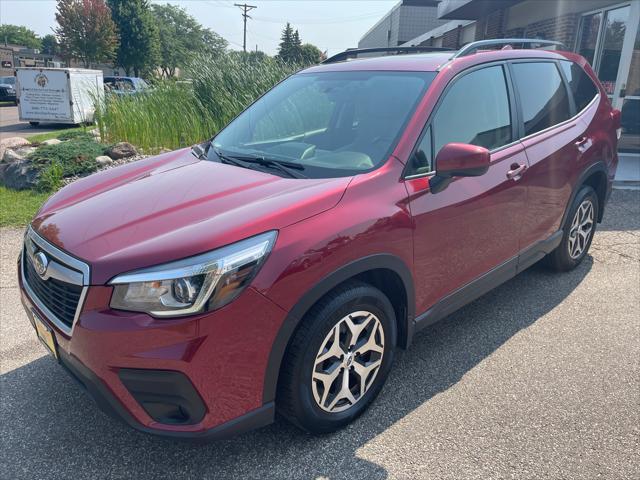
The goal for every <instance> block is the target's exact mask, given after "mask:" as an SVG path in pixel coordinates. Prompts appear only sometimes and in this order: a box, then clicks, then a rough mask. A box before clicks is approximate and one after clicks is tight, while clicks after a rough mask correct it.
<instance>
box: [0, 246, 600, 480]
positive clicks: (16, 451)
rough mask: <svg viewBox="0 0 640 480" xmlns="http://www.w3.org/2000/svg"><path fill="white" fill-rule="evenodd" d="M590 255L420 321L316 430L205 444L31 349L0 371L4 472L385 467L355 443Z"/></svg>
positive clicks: (482, 346)
mask: <svg viewBox="0 0 640 480" xmlns="http://www.w3.org/2000/svg"><path fill="white" fill-rule="evenodd" d="M592 265H593V259H592V258H591V257H587V258H586V259H585V261H584V262H583V263H582V264H581V265H580V266H579V267H578V268H577V269H575V270H573V271H571V272H568V273H564V274H554V273H551V272H549V271H547V270H546V269H544V268H543V267H541V266H538V265H536V266H534V267H532V268H531V269H529V270H528V271H526V272H524V273H522V274H521V275H519V276H517V277H516V278H514V279H512V280H511V281H509V282H507V283H505V284H504V285H502V286H500V287H498V288H497V289H495V290H494V291H492V292H490V293H488V294H487V295H485V296H484V297H482V298H480V299H478V300H476V301H475V302H473V303H472V304H470V305H468V306H466V307H465V308H463V309H461V310H459V311H458V312H456V313H454V314H453V315H451V316H450V317H448V318H447V319H445V320H443V321H442V322H440V323H438V324H436V325H433V326H432V327H430V328H428V329H426V330H424V331H422V332H420V334H418V335H417V337H416V338H415V339H414V343H413V345H412V346H411V348H410V349H409V350H407V351H405V352H400V354H399V355H398V357H397V361H396V363H395V365H394V368H393V370H392V372H391V374H390V376H389V379H388V381H387V385H386V386H385V388H384V389H383V391H382V393H381V395H380V396H379V397H378V399H377V400H376V401H375V402H374V403H373V404H372V405H371V408H370V409H369V410H368V411H367V412H365V413H364V414H363V415H362V416H361V417H360V418H359V419H358V420H357V421H356V422H354V423H353V424H352V425H350V426H349V427H347V428H346V429H344V430H342V431H339V432H336V433H333V434H329V435H324V436H311V435H308V434H306V433H303V432H301V431H299V430H297V429H296V428H294V427H292V426H291V425H289V424H288V423H287V422H285V421H284V420H281V419H278V420H277V421H276V423H275V424H273V425H270V426H268V427H266V428H263V429H261V430H258V431H255V432H250V433H247V434H244V435H241V436H238V437H235V438H231V439H228V440H223V441H217V442H212V443H209V444H198V443H190V442H185V441H175V440H168V439H163V438H159V437H154V436H150V435H146V434H142V433H139V432H137V431H134V430H132V429H130V428H129V427H127V426H125V425H124V424H121V423H120V422H118V421H116V420H113V419H111V418H110V417H108V416H106V415H105V414H103V413H102V412H100V411H99V410H98V409H97V407H96V406H95V405H94V404H93V402H92V401H91V400H90V399H89V397H88V396H86V394H84V392H82V391H81V390H80V389H79V388H78V386H77V385H76V384H75V382H74V381H73V380H72V379H71V378H69V377H68V376H67V374H66V373H64V371H63V370H62V369H61V368H60V367H59V366H58V365H56V363H55V362H54V361H53V360H52V359H51V357H43V358H40V359H38V360H36V361H34V362H31V363H29V364H27V365H25V366H23V367H21V368H18V369H16V370H13V371H11V372H9V373H7V374H5V375H3V376H2V377H1V380H0V381H1V385H0V386H1V389H2V390H1V391H2V402H1V413H2V427H0V428H1V429H2V457H3V458H2V463H3V465H5V467H4V471H5V473H4V475H6V477H5V478H12V479H17V478H42V477H48V476H49V475H51V476H55V477H56V478H58V477H59V478H70V477H79V478H105V477H109V478H119V477H125V478H137V479H143V478H178V477H189V478H190V477H197V478H202V477H220V478H265V477H266V478H317V477H320V478H332V479H333V478H370V479H373V478H386V477H387V471H386V470H385V469H384V468H383V467H381V466H380V465H377V464H375V463H372V462H369V461H367V460H365V459H362V458H360V457H359V456H358V454H357V452H358V449H360V448H361V447H363V446H364V445H365V444H366V443H367V442H369V441H370V440H372V439H373V438H374V437H376V436H377V435H379V434H381V433H383V432H385V431H386V430H387V429H388V428H389V427H391V426H392V425H394V424H395V423H396V422H398V421H400V420H402V419H403V418H404V417H406V416H407V415H409V414H410V413H411V412H412V411H413V410H415V409H416V408H418V407H420V406H422V405H425V404H427V403H428V402H430V400H431V399H432V398H433V397H434V396H435V395H437V394H438V393H440V392H443V391H446V390H447V389H449V388H450V387H451V386H453V385H455V384H456V383H457V382H459V381H460V379H461V378H462V377H463V376H464V375H465V374H467V372H469V371H470V370H472V369H473V368H474V367H475V366H477V365H478V364H479V363H481V362H482V361H483V360H484V359H486V358H487V357H488V356H490V355H491V354H492V353H493V352H495V351H496V350H497V349H499V348H500V347H501V346H502V345H503V344H504V343H505V342H507V341H508V340H509V339H510V338H511V337H512V336H514V335H515V334H517V333H518V332H520V331H522V330H523V329H526V328H528V327H529V326H531V325H532V324H534V323H535V322H536V321H537V320H538V319H540V318H541V317H543V316H544V315H545V314H547V313H548V312H549V311H550V310H552V309H553V308H555V307H556V306H557V305H559V304H560V303H561V302H562V301H563V300H564V299H565V298H566V297H567V296H568V295H569V294H571V292H572V291H573V290H574V289H575V288H576V287H577V286H578V285H579V284H580V282H581V281H582V280H583V278H584V277H585V276H586V275H587V274H588V273H589V271H590V270H591V267H592Z"/></svg>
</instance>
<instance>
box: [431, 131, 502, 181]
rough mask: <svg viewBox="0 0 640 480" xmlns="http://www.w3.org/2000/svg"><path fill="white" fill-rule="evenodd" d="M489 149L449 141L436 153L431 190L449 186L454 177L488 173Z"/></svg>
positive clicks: (477, 175)
mask: <svg viewBox="0 0 640 480" xmlns="http://www.w3.org/2000/svg"><path fill="white" fill-rule="evenodd" d="M490 161H491V154H490V153H489V150H487V149H486V148H484V147H479V146H477V145H469V144H466V143H447V144H446V145H445V146H444V147H442V148H441V149H440V151H439V152H438V154H437V155H436V175H435V176H434V177H433V178H432V179H431V181H430V182H429V184H430V187H431V191H432V192H433V193H438V192H441V191H442V190H444V189H445V188H447V186H448V185H449V183H451V180H452V179H453V177H479V176H480V175H484V174H485V173H487V170H488V169H489V163H490Z"/></svg>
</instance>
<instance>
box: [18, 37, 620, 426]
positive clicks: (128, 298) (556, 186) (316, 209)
mask: <svg viewBox="0 0 640 480" xmlns="http://www.w3.org/2000/svg"><path fill="white" fill-rule="evenodd" d="M508 42H509V41H505V40H503V41H502V43H508ZM529 42H530V41H525V42H524V43H527V44H528V43H529ZM536 42H538V43H539V41H536ZM494 43H495V42H494ZM484 46H487V43H486V42H484V43H481V44H477V45H476V44H472V45H471V46H469V47H465V48H464V49H462V50H460V51H458V52H440V51H438V52H434V53H424V54H407V55H391V56H385V57H376V58H364V59H353V60H351V61H342V59H345V58H347V57H354V56H357V55H358V52H353V51H350V52H347V54H346V55H341V56H339V57H337V58H332V59H329V60H328V61H327V62H325V63H324V64H322V65H319V66H314V67H311V68H308V69H306V70H304V71H302V72H300V73H298V74H296V75H293V76H291V77H290V78H288V79H286V80H284V81H283V82H281V83H280V84H279V85H277V86H276V87H275V88H273V90H271V91H270V92H268V93H267V94H266V95H264V96H263V97H262V98H260V99H259V100H257V101H256V102H255V103H254V104H253V105H251V106H250V107H249V108H247V110H246V111H245V112H244V113H242V114H241V115H239V116H238V117H237V118H236V119H235V120H233V121H232V122H231V123H230V124H229V125H228V126H227V127H226V128H224V129H223V130H222V131H221V132H220V133H218V134H217V135H216V136H215V137H214V138H213V139H212V140H211V141H210V142H207V143H205V144H203V145H199V146H196V147H194V148H193V149H192V150H189V149H183V150H179V151H176V152H171V153H166V154H163V155H160V156H157V157H153V158H147V159H144V160H141V161H139V162H136V163H132V164H128V165H124V166H120V167H118V168H113V169H110V170H106V171H103V172H100V173H98V174H95V175H93V176H91V177H88V178H84V179H81V180H79V181H77V182H75V183H73V184H71V185H68V186H67V187H65V188H63V189H62V190H60V191H59V192H58V193H56V194H55V195H53V196H52V197H51V198H50V199H49V200H48V201H47V203H46V204H45V205H44V206H43V208H42V209H41V210H40V212H39V213H38V214H37V215H36V217H35V219H34V220H33V222H32V223H31V225H30V227H29V229H28V231H27V232H26V235H25V242H24V250H23V254H22V256H21V259H20V262H19V271H20V274H19V277H20V286H21V291H22V301H23V303H24V306H25V309H26V311H27V312H28V315H29V318H30V320H31V322H32V323H33V325H34V327H35V328H36V330H37V332H38V336H39V338H40V339H41V340H42V341H43V342H44V343H45V344H46V345H47V347H48V348H49V349H50V351H51V352H52V353H53V355H54V356H55V358H56V359H57V361H59V363H60V364H61V365H62V366H63V367H65V368H66V369H67V370H68V371H69V372H71V374H72V375H73V376H75V377H76V378H77V379H78V380H79V382H80V383H81V384H82V385H84V386H85V387H86V388H87V390H88V391H89V393H90V394H91V395H92V396H93V397H94V398H95V399H96V401H97V402H98V404H99V405H100V406H101V407H102V408H104V409H105V410H106V411H108V412H111V413H113V414H114V415H115V416H117V417H120V418H122V419H124V421H126V422H127V423H128V424H129V425H131V426H132V427H134V428H137V429H139V430H142V431H145V432H151V433H157V434H163V435H168V436H174V437H208V438H218V437H221V436H225V435H229V434H231V433H237V432H241V431H245V430H247V429H251V428H256V427H260V426H262V425H265V424H268V423H269V422H271V421H272V420H273V418H274V414H275V412H276V411H279V412H280V413H281V414H282V415H283V416H284V417H286V418H288V419H289V420H291V421H292V422H293V423H295V424H296V425H298V426H300V427H302V428H303V429H306V430H308V431H311V432H316V433H318V432H329V431H332V430H335V429H338V428H340V427H342V426H344V425H346V424H347V423H349V422H350V421H352V420H353V419H354V418H355V417H356V416H358V415H359V414H360V413H362V412H363V411H364V410H365V409H366V408H367V406H368V405H369V404H370V403H371V402H372V401H373V399H374V398H375V397H376V395H377V394H378V393H379V392H380V390H381V388H382V386H383V384H384V382H385V379H386V377H387V375H388V374H389V371H390V370H391V366H392V363H393V359H394V351H395V350H396V349H398V348H407V347H408V346H409V345H410V344H411V341H412V339H413V338H414V335H415V333H416V332H417V331H419V330H421V329H423V328H424V327H426V326H428V325H430V324H432V323H434V322H436V321H438V320H440V319H441V318H443V317H445V316H446V315H448V314H449V313H451V312H453V311H454V310H456V309H457V308H459V307H461V306H462V305H464V304H466V303H468V302H470V301H472V300H474V299H476V298H477V297H479V296H480V295H482V294H484V293H485V292H487V291H489V290H490V289H492V288H494V287H495V286H497V285H499V284H501V283H502V282H505V281H506V280H508V279H510V278H511V277H513V276H515V275H516V274H517V273H518V272H521V271H523V270H524V269H526V268H528V267H529V266H531V265H532V264H534V263H536V262H538V261H539V260H542V259H544V261H545V262H546V263H547V264H548V265H549V266H550V267H551V268H553V269H555V270H557V271H566V270H570V269H572V268H574V267H576V266H577V265H578V264H580V262H582V261H583V259H584V258H585V256H586V255H587V252H588V250H589V246H590V244H591V240H592V239H593V235H594V232H595V230H596V225H597V223H598V222H600V221H601V220H602V216H603V213H604V208H605V204H606V202H607V199H608V198H609V194H610V192H611V185H612V179H613V177H614V175H615V171H616V166H617V162H618V157H617V153H616V145H617V133H618V131H619V128H620V112H619V111H617V110H614V109H612V107H611V104H610V103H609V100H608V99H607V95H606V93H605V91H604V90H603V88H602V86H601V85H600V84H599V83H598V80H597V78H596V76H595V74H594V73H593V71H592V70H591V68H590V67H589V65H588V64H587V62H586V61H585V60H584V58H582V57H580V56H578V55H575V54H572V53H567V52H561V51H545V50H540V49H536V50H534V49H507V50H499V51H478V50H477V49H478V48H479V47H484ZM394 50H407V49H394ZM409 50H410V51H411V49H409ZM365 53H368V54H371V53H375V52H371V51H368V52H365ZM395 53H398V52H395ZM405 53H406V52H405ZM507 320H508V319H505V321H507ZM42 408H46V405H42Z"/></svg>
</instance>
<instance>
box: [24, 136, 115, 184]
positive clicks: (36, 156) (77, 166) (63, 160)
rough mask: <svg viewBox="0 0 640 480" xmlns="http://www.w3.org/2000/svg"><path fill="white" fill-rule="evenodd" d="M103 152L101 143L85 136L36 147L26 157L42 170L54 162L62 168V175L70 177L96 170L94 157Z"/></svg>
mask: <svg viewBox="0 0 640 480" xmlns="http://www.w3.org/2000/svg"><path fill="white" fill-rule="evenodd" d="M104 152H105V147H104V146H103V145H100V144H99V143H96V142H95V141H93V140H89V139H86V138H78V139H74V140H69V141H67V142H63V143H59V144H57V145H43V146H41V147H38V149H37V150H36V151H35V152H33V153H31V154H29V156H28V159H29V160H31V161H32V162H33V164H34V165H36V166H39V167H40V168H41V169H42V171H43V172H44V171H46V170H47V169H48V168H49V167H51V166H52V165H54V164H56V165H58V166H59V167H60V168H61V169H62V177H70V176H73V175H84V174H88V173H92V172H94V171H96V169H97V164H96V162H95V160H96V157H97V156H99V155H104ZM56 168H57V167H56Z"/></svg>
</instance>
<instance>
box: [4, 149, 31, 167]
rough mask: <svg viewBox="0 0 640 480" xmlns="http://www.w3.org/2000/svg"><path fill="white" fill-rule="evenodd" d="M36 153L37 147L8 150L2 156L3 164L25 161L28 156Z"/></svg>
mask: <svg viewBox="0 0 640 480" xmlns="http://www.w3.org/2000/svg"><path fill="white" fill-rule="evenodd" d="M35 151H36V147H20V148H16V149H13V148H7V149H6V150H5V151H4V153H3V155H2V162H3V163H14V162H18V161H20V160H24V159H25V158H26V157H27V155H29V154H30V153H32V152H35Z"/></svg>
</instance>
